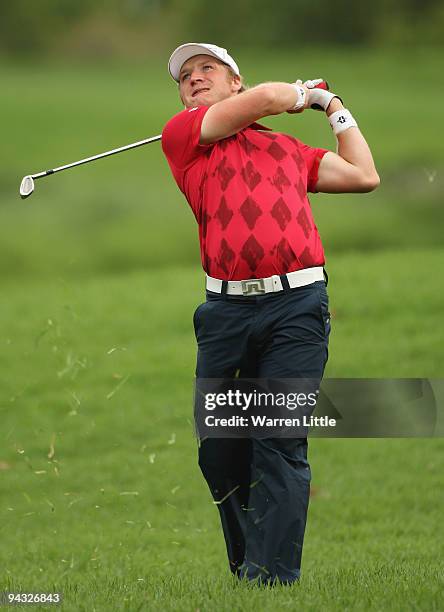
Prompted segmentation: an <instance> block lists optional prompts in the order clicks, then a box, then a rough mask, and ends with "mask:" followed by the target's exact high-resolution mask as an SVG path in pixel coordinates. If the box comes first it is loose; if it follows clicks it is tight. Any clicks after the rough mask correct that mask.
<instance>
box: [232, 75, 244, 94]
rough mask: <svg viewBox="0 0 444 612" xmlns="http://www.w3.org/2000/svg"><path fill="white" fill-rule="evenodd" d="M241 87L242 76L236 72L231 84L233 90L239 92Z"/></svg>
mask: <svg viewBox="0 0 444 612" xmlns="http://www.w3.org/2000/svg"><path fill="white" fill-rule="evenodd" d="M241 87H242V79H241V78H240V76H239V75H237V74H235V75H234V76H233V82H232V84H231V91H233V92H236V93H237V92H238V91H239V90H240V88H241Z"/></svg>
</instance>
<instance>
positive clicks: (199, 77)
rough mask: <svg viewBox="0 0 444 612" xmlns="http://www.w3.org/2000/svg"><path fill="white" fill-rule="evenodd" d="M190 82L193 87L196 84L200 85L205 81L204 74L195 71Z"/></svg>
mask: <svg viewBox="0 0 444 612" xmlns="http://www.w3.org/2000/svg"><path fill="white" fill-rule="evenodd" d="M190 81H191V84H192V85H193V84H194V83H199V82H200V81H203V74H202V72H200V70H193V72H192V73H191V77H190Z"/></svg>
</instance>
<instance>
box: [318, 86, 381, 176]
mask: <svg viewBox="0 0 444 612" xmlns="http://www.w3.org/2000/svg"><path fill="white" fill-rule="evenodd" d="M343 109H344V106H343V104H342V102H341V101H340V100H339V99H338V98H333V100H332V101H331V102H330V104H329V107H328V109H327V111H326V114H327V117H330V115H332V114H333V113H335V112H336V111H339V110H343ZM337 141H338V146H337V154H338V155H339V156H340V157H342V159H345V161H347V162H349V163H350V164H353V165H354V166H356V167H357V168H359V169H360V170H361V171H362V173H363V174H364V175H365V176H367V177H368V178H369V179H372V178H373V179H376V177H378V174H377V172H376V168H375V164H374V161H373V156H372V154H371V151H370V148H369V146H368V144H367V142H366V140H365V138H364V136H363V135H362V133H361V130H360V129H359V128H358V127H352V128H349V129H348V130H344V131H343V132H341V133H340V134H338V135H337Z"/></svg>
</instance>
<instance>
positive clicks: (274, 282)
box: [207, 266, 324, 296]
mask: <svg viewBox="0 0 444 612" xmlns="http://www.w3.org/2000/svg"><path fill="white" fill-rule="evenodd" d="M285 276H286V277H287V279H288V284H289V285H290V289H294V288H295V287H303V286H304V285H310V284H311V283H314V282H316V281H320V280H324V269H323V268H322V266H317V267H315V268H305V269H304V270H296V271H295V272H289V273H288V274H285ZM222 282H223V281H221V280H220V279H219V278H213V277H211V276H208V274H207V289H208V291H213V292H214V293H222ZM227 282H228V286H227V295H245V296H250V295H251V296H253V295H262V294H264V293H275V292H277V291H283V290H284V288H283V286H282V281H281V278H280V276H278V275H277V274H275V275H274V276H269V277H268V278H249V279H248V280H239V281H235V280H233V281H227Z"/></svg>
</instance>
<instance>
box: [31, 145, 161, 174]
mask: <svg viewBox="0 0 444 612" xmlns="http://www.w3.org/2000/svg"><path fill="white" fill-rule="evenodd" d="M161 138H162V136H161V135H160V134H159V136H153V137H152V138H146V139H145V140H139V141H138V142H133V143H132V144H129V145H125V146H124V147H119V148H118V149H113V150H112V151H105V153H99V154H98V155H93V156H92V157H85V159H80V160H79V161H76V162H72V163H71V164H66V165H64V166H59V167H58V168H53V169H52V170H46V171H44V172H39V173H37V174H32V175H31V177H32V178H33V179H38V178H41V177H42V176H48V174H55V173H56V172H61V171H62V170H67V169H68V168H74V167H75V166H81V165H82V164H87V163H88V162H91V161H94V160H96V159H102V157H109V156H110V155H115V154H116V153H122V151H128V150H129V149H136V148H137V147H142V146H143V145H146V144H149V143H150V142H156V140H161Z"/></svg>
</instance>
